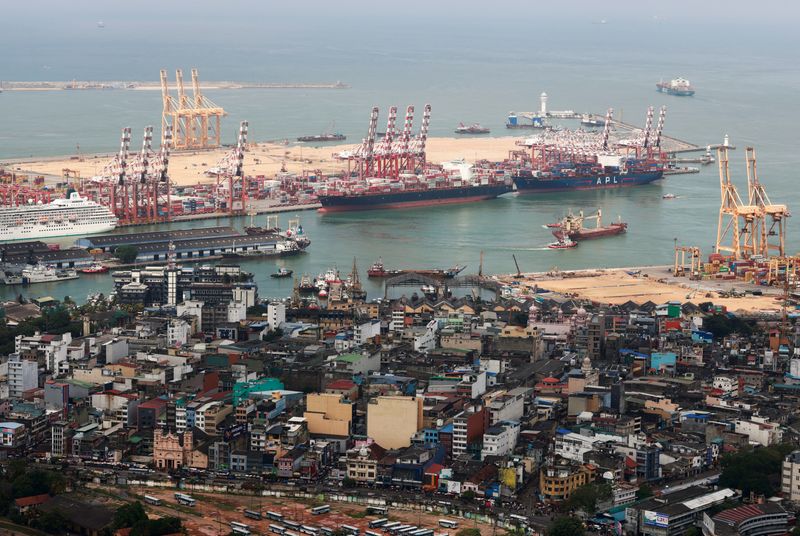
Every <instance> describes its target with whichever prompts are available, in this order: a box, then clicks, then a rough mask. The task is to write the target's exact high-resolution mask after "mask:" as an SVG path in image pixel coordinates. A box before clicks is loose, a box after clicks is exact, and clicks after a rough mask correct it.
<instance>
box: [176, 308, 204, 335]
mask: <svg viewBox="0 0 800 536" xmlns="http://www.w3.org/2000/svg"><path fill="white" fill-rule="evenodd" d="M175 312H176V316H179V317H180V316H184V315H187V316H194V317H197V324H198V326H197V329H198V330H200V331H202V330H203V325H202V322H203V302H201V301H198V300H184V301H183V302H182V303H179V304H178V306H177V307H176V308H175Z"/></svg>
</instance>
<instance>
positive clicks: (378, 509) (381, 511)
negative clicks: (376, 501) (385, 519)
mask: <svg viewBox="0 0 800 536" xmlns="http://www.w3.org/2000/svg"><path fill="white" fill-rule="evenodd" d="M367 513H368V514H374V515H378V516H385V515H386V514H388V513H389V509H388V508H386V507H385V506H367Z"/></svg>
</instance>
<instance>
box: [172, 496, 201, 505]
mask: <svg viewBox="0 0 800 536" xmlns="http://www.w3.org/2000/svg"><path fill="white" fill-rule="evenodd" d="M175 500H176V501H178V504H182V505H184V506H194V505H195V504H197V501H195V500H194V499H193V498H192V497H191V496H190V495H186V494H185V493H176V494H175Z"/></svg>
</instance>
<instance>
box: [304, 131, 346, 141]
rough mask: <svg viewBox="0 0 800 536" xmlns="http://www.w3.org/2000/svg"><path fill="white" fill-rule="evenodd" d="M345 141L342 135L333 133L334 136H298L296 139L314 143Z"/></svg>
mask: <svg viewBox="0 0 800 536" xmlns="http://www.w3.org/2000/svg"><path fill="white" fill-rule="evenodd" d="M346 139H347V136H345V135H344V134H339V133H338V132H337V133H334V134H316V135H314V136H300V137H299V138H297V141H304V142H315V141H319V142H322V141H344V140H346Z"/></svg>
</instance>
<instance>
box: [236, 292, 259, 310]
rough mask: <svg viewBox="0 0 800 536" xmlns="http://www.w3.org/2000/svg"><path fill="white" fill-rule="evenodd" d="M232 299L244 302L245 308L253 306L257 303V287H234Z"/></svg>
mask: <svg viewBox="0 0 800 536" xmlns="http://www.w3.org/2000/svg"><path fill="white" fill-rule="evenodd" d="M231 298H232V299H231V301H235V302H239V303H243V304H244V308H245V309H247V308H248V307H253V306H254V305H255V304H256V289H254V288H251V287H233V289H232V295H231Z"/></svg>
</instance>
